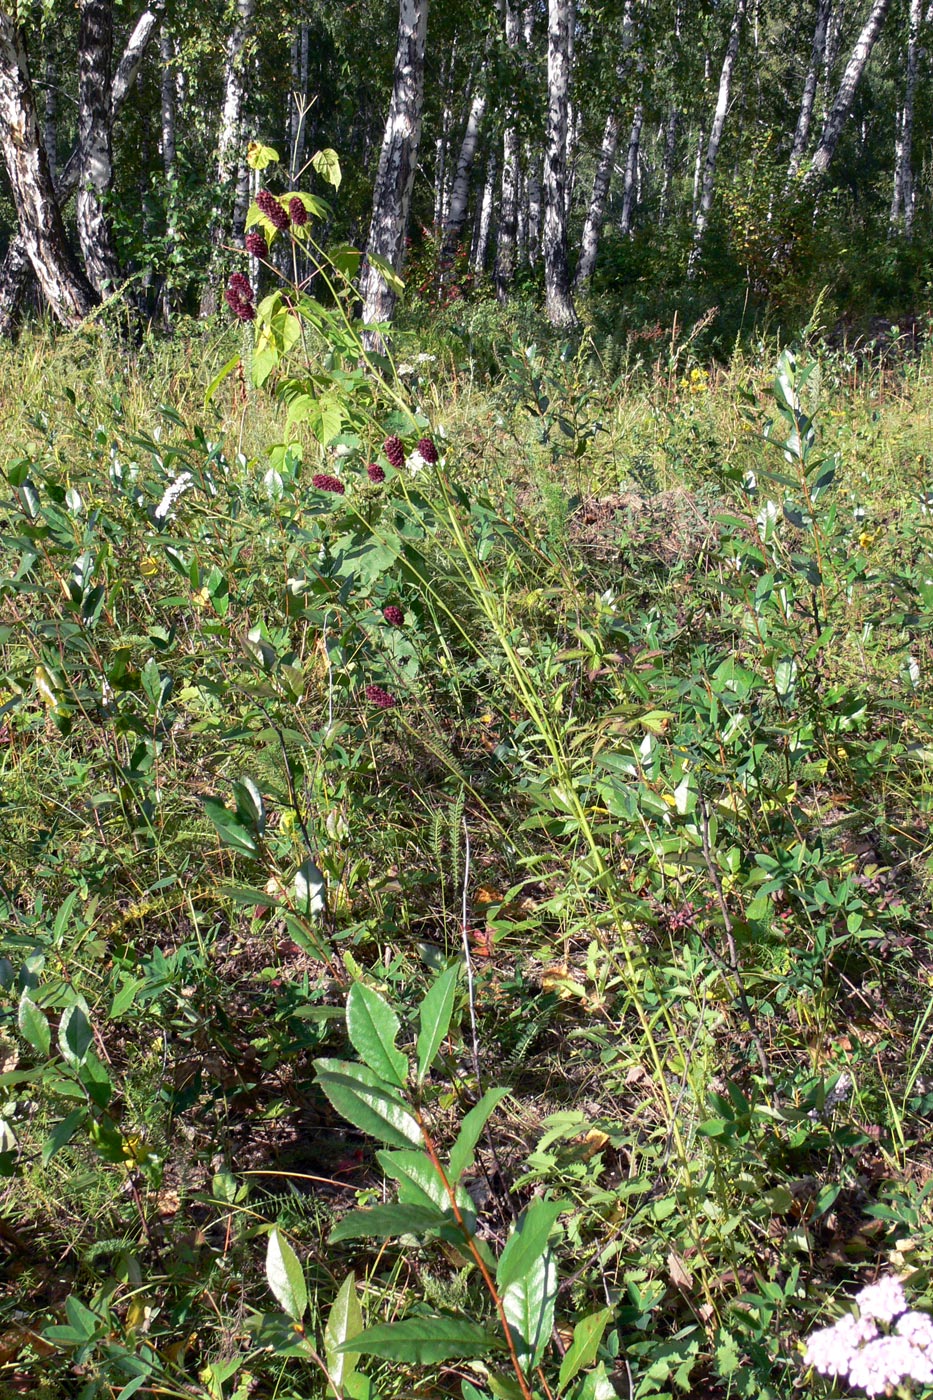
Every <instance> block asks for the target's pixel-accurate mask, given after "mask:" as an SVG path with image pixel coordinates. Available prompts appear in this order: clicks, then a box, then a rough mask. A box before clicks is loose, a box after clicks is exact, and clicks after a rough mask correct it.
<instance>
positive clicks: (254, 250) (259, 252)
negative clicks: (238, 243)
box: [246, 231, 269, 258]
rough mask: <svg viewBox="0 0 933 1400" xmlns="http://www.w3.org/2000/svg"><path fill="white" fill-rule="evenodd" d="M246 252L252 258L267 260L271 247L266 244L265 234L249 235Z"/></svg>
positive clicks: (247, 236) (253, 233)
mask: <svg viewBox="0 0 933 1400" xmlns="http://www.w3.org/2000/svg"><path fill="white" fill-rule="evenodd" d="M246 251H247V253H249V255H250V257H251V258H267V257H268V256H269V245H268V243H267V242H266V236H265V234H264V233H256V232H255V231H254V232H252V233H248V234H247V235H246Z"/></svg>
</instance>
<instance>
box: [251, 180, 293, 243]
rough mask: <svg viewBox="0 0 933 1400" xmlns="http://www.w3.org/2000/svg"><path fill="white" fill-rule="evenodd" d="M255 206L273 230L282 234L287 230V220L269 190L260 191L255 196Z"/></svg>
mask: <svg viewBox="0 0 933 1400" xmlns="http://www.w3.org/2000/svg"><path fill="white" fill-rule="evenodd" d="M256 206H257V208H258V209H259V212H260V214H265V216H266V218H267V219H268V220H269V222H270V224H272V226H273V227H274V228H277V229H278V230H279V231H280V232H282V233H284V231H285V229H287V228H288V224H289V218H288V215H287V214H286V212H285V210H284V209H283V208H282V206H281V204H280V203H279V201H278V200H277V199H276V197H275V195H274V194H272V193H270V191H269V190H260V191H259V193H258V194H257V196H256Z"/></svg>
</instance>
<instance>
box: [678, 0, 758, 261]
mask: <svg viewBox="0 0 933 1400" xmlns="http://www.w3.org/2000/svg"><path fill="white" fill-rule="evenodd" d="M744 19H745V0H736V6H735V10H734V12H733V15H732V24H731V26H730V29H729V39H728V42H727V44H726V52H725V54H724V55H723V60H722V68H721V69H720V73H719V91H718V93H717V96H716V110H715V112H714V113H713V123H712V126H711V127H710V133H709V142H708V143H707V147H706V160H705V162H704V164H703V181H702V186H701V189H700V198H699V202H698V204H697V210H696V216H695V218H694V221H693V248H692V251H691V253H690V261H689V263H688V268H687V275H688V276H689V277H693V276H695V275H696V270H697V267H698V266H699V261H700V253H701V251H702V247H703V235H704V234H705V232H706V226H707V224H708V223H709V216H710V210H711V209H712V207H713V190H714V188H715V185H716V160H717V158H718V156H719V146H720V143H721V141H722V133H723V130H724V128H725V125H726V113H727V112H728V110H729V89H730V88H731V86H732V74H733V72H734V71H735V61H736V59H737V58H738V56H739V40H740V39H741V36H742V23H743V21H744Z"/></svg>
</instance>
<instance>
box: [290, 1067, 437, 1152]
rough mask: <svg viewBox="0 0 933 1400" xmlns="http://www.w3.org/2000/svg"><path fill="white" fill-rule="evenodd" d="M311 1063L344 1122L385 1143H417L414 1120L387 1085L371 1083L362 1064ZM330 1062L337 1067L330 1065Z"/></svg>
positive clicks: (370, 1075)
mask: <svg viewBox="0 0 933 1400" xmlns="http://www.w3.org/2000/svg"><path fill="white" fill-rule="evenodd" d="M314 1064H315V1069H316V1070H317V1077H318V1083H319V1084H320V1086H321V1088H322V1089H323V1090H324V1093H325V1094H326V1095H327V1097H328V1098H329V1099H330V1101H331V1103H332V1104H333V1106H334V1108H335V1109H336V1110H337V1112H338V1113H340V1114H342V1115H343V1117H344V1118H346V1120H347V1122H348V1123H352V1124H353V1125H354V1127H356V1128H359V1129H361V1131H362V1132H364V1133H369V1135H370V1137H374V1138H378V1139H379V1141H380V1142H385V1143H387V1144H388V1145H389V1147H411V1146H413V1145H420V1143H421V1142H422V1135H421V1129H420V1128H419V1126H418V1123H417V1120H416V1119H415V1118H414V1117H413V1116H412V1114H411V1113H409V1111H408V1109H407V1108H406V1107H405V1105H404V1104H403V1103H402V1100H401V1099H400V1098H399V1097H398V1096H397V1095H396V1094H394V1093H393V1092H392V1091H391V1088H390V1086H389V1085H385V1084H380V1083H378V1082H377V1083H376V1084H374V1083H372V1080H373V1079H374V1078H376V1076H374V1075H373V1074H372V1071H370V1070H367V1068H366V1066H365V1065H354V1064H349V1063H347V1062H346V1061H342V1060H336V1061H334V1060H332V1061H328V1060H315V1062H314ZM332 1065H339V1066H340V1068H339V1069H333V1068H331V1067H330V1066H332Z"/></svg>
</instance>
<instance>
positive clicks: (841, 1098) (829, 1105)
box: [807, 1070, 852, 1122]
mask: <svg viewBox="0 0 933 1400" xmlns="http://www.w3.org/2000/svg"><path fill="white" fill-rule="evenodd" d="M851 1093H852V1076H851V1075H850V1074H849V1073H847V1071H846V1070H843V1071H842V1073H841V1074H840V1076H839V1078H838V1079H837V1080H836V1082H835V1084H834V1085H833V1087H832V1088H831V1089H830V1091H829V1093H828V1094H827V1095H826V1097H825V1099H824V1100H823V1108H822V1110H819V1109H816V1108H811V1109H810V1112H809V1114H808V1115H807V1116H808V1117H810V1118H812V1119H813V1121H814V1122H816V1121H817V1119H818V1118H828V1117H829V1115H830V1113H832V1111H833V1109H834V1108H838V1106H839V1105H840V1104H841V1103H845V1101H846V1099H847V1098H848V1097H849V1095H850V1094H851Z"/></svg>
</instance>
